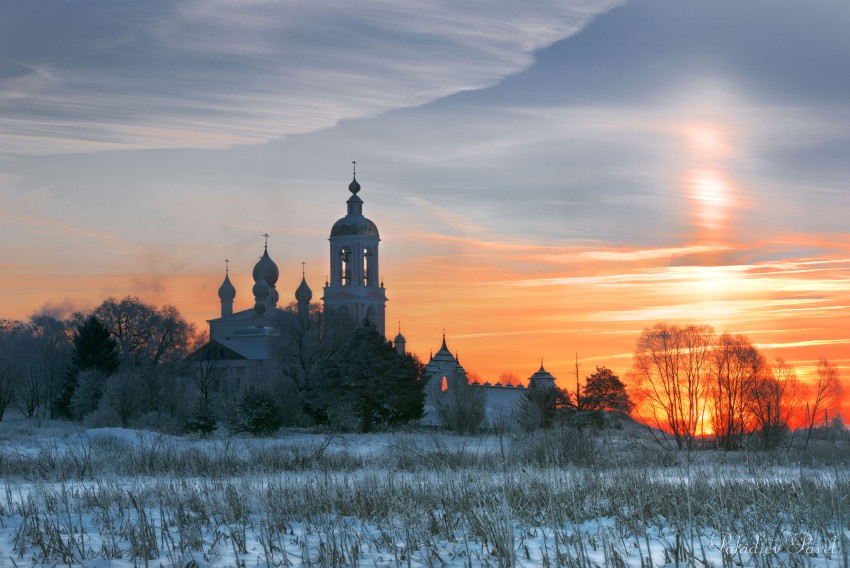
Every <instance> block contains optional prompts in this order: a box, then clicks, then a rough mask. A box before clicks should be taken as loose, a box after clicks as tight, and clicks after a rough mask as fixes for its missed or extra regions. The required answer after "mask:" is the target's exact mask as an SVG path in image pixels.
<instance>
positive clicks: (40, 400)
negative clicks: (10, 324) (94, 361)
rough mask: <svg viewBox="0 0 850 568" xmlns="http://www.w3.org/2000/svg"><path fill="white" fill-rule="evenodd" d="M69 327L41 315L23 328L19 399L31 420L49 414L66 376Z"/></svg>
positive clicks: (18, 351) (16, 346)
mask: <svg viewBox="0 0 850 568" xmlns="http://www.w3.org/2000/svg"><path fill="white" fill-rule="evenodd" d="M65 327H66V326H65V324H64V322H61V321H59V320H57V319H55V318H53V317H51V316H45V315H39V316H33V317H32V318H31V319H30V321H29V323H27V324H25V325H21V326H20V328H19V333H17V334H16V338H15V341H14V343H13V345H14V350H15V352H16V355H15V363H16V377H15V383H16V384H15V390H16V397H15V398H16V403H17V407H18V409H19V410H20V411H21V413H23V415H24V416H26V417H27V418H32V417H33V416H36V415H37V414H38V413H44V412H46V411H47V409H48V407H49V406H50V405H49V404H48V403H49V402H50V401H51V400H52V399H53V397H54V396H55V394H56V393H57V392H58V390H59V387H60V385H61V383H62V380H63V378H64V377H65V371H66V368H67V366H68V363H69V362H70V352H71V341H70V339H69V338H68V335H67V333H66V329H65Z"/></svg>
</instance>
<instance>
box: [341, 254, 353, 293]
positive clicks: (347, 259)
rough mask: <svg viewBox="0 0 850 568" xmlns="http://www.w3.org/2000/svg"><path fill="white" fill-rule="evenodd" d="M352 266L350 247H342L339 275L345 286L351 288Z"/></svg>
mask: <svg viewBox="0 0 850 568" xmlns="http://www.w3.org/2000/svg"><path fill="white" fill-rule="evenodd" d="M351 265H352V258H351V249H350V248H349V247H342V248H341V249H339V269H340V270H339V273H340V275H341V278H342V285H343V286H351Z"/></svg>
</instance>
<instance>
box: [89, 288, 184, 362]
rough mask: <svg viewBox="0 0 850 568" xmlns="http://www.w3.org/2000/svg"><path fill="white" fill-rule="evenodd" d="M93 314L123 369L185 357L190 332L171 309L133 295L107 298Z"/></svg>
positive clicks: (174, 309) (178, 315) (173, 309)
mask: <svg viewBox="0 0 850 568" xmlns="http://www.w3.org/2000/svg"><path fill="white" fill-rule="evenodd" d="M93 315H94V316H95V317H97V319H99V320H100V321H101V322H102V323H103V325H105V326H106V328H107V329H108V330H109V332H110V333H111V334H112V336H113V337H114V338H115V342H116V343H117V344H118V352H119V356H120V357H121V361H122V364H123V365H124V366H142V365H155V364H157V363H159V362H162V361H173V360H176V359H179V358H181V357H183V356H185V355H186V353H187V351H188V348H189V346H190V344H191V340H192V336H193V333H194V329H193V327H192V326H191V325H190V324H188V323H187V322H186V320H184V319H183V317H182V316H181V315H180V313H179V312H178V311H177V309H176V308H174V307H173V306H164V307H162V308H156V307H154V306H151V305H149V304H145V303H144V302H142V301H141V300H140V299H139V298H136V297H135V296H127V297H125V298H122V299H121V300H116V299H115V298H107V299H106V300H104V302H103V303H102V304H100V305H99V306H98V307H97V308H95V310H94V312H93Z"/></svg>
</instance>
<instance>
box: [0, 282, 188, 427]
mask: <svg viewBox="0 0 850 568" xmlns="http://www.w3.org/2000/svg"><path fill="white" fill-rule="evenodd" d="M194 342H195V329H194V327H193V326H192V325H191V324H189V323H187V322H186V320H185V319H183V317H182V316H181V315H180V313H179V312H178V311H177V309H176V308H174V307H172V306H163V307H155V306H152V305H149V304H146V303H144V302H142V301H141V300H139V299H138V298H136V297H133V296H127V297H125V298H122V299H120V300H119V299H116V298H108V299H106V300H105V301H104V302H103V303H101V304H100V305H99V306H97V307H96V308H95V309H94V310H92V311H91V312H90V313H85V314H84V313H74V314H73V315H71V316H70V317H69V318H67V319H64V320H63V319H59V318H55V317H52V316H50V315H44V314H42V315H36V316H33V317H31V318H30V319H29V320H28V321H13V320H0V418H2V417H3V415H4V414H5V413H6V411H7V410H8V409H9V408H15V409H17V410H19V411H20V412H21V413H22V414H23V416H25V417H26V418H45V417H46V418H83V417H85V416H88V415H89V414H91V413H92V412H94V411H95V410H96V409H97V408H98V406H99V404H100V401H101V399H102V398H103V397H104V396H105V395H109V396H111V397H112V398H115V397H119V396H124V397H125V398H126V397H128V396H129V393H126V392H121V393H118V392H116V388H115V387H116V383H117V381H111V383H107V379H108V378H109V377H111V376H113V375H119V374H123V375H126V376H127V381H130V380H132V381H135V382H138V385H135V384H134V385H133V387H134V388H136V387H138V390H139V392H134V393H132V399H133V404H134V405H135V406H136V407H138V409H139V412H144V411H147V412H153V413H156V412H159V411H161V410H162V409H163V408H164V407H165V406H167V405H168V401H169V400H170V399H172V398H173V397H171V396H170V395H171V393H170V392H168V390H169V389H168V387H167V386H166V384H165V383H167V382H169V377H171V376H172V375H173V374H174V371H175V366H176V365H178V364H179V362H180V361H181V360H182V359H183V358H184V357H185V356H186V355H187V354H188V353H189V352H190V351H191V349H192V348H193V347H194ZM130 377H132V379H131V378H130ZM124 390H126V389H124ZM125 407H126V405H125Z"/></svg>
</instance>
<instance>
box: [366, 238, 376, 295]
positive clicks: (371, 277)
mask: <svg viewBox="0 0 850 568" xmlns="http://www.w3.org/2000/svg"><path fill="white" fill-rule="evenodd" d="M376 277H377V274H376V273H375V254H374V253H373V252H372V249H371V248H365V249H363V285H364V286H372V287H374V286H375V278H376Z"/></svg>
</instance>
